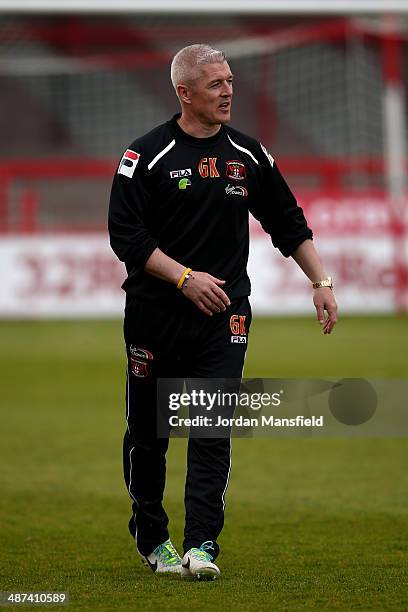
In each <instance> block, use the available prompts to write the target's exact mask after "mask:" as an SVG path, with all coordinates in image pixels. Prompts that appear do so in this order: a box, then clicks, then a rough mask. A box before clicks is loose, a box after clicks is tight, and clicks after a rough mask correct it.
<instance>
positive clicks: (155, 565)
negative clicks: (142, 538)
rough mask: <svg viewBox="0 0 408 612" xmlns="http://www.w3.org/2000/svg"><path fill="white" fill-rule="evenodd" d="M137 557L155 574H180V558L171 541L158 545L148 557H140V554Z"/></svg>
mask: <svg viewBox="0 0 408 612" xmlns="http://www.w3.org/2000/svg"><path fill="white" fill-rule="evenodd" d="M138 552H139V551H138ZM139 555H140V556H141V559H142V563H143V564H144V565H147V566H149V567H150V569H151V570H153V572H155V573H156V574H170V573H173V574H180V573H181V557H180V555H179V554H178V552H177V550H176V549H175V548H174V546H173V544H172V543H171V540H166V541H165V542H163V544H159V546H158V547H157V548H155V549H154V551H153V552H152V553H150V555H142V554H141V553H140V552H139Z"/></svg>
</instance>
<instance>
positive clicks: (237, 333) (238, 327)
mask: <svg viewBox="0 0 408 612" xmlns="http://www.w3.org/2000/svg"><path fill="white" fill-rule="evenodd" d="M245 319H246V315H237V314H235V315H232V316H231V317H230V330H231V333H232V334H233V335H232V336H231V342H232V343H233V344H246V341H247V339H246V335H247V332H246V328H245Z"/></svg>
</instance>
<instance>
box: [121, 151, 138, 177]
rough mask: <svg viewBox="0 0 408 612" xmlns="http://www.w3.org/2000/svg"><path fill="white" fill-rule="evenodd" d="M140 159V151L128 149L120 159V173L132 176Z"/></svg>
mask: <svg viewBox="0 0 408 612" xmlns="http://www.w3.org/2000/svg"><path fill="white" fill-rule="evenodd" d="M139 159H140V153H136V151H132V150H131V149H126V151H125V152H124V154H123V157H122V159H121V160H120V164H119V168H118V174H124V175H125V176H128V177H129V178H132V176H133V173H134V171H135V168H136V166H137V164H138V163H139Z"/></svg>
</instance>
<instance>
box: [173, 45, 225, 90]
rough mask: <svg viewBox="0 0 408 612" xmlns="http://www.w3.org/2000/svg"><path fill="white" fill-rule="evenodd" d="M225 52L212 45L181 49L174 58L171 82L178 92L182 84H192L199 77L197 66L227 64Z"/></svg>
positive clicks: (191, 46)
mask: <svg viewBox="0 0 408 612" xmlns="http://www.w3.org/2000/svg"><path fill="white" fill-rule="evenodd" d="M226 61H227V58H226V57H225V54H224V53H223V51H219V50H218V49H213V48H212V47H210V45H205V44H197V45H189V46H188V47H184V48H183V49H180V51H178V53H176V55H175V56H174V58H173V61H172V62H171V68H170V76H171V82H172V83H173V87H174V89H175V90H176V92H177V85H179V84H180V83H191V81H193V80H194V79H195V78H197V76H198V74H197V73H198V71H197V66H199V65H200V64H216V63H221V64H222V63H223V62H226Z"/></svg>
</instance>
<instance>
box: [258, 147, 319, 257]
mask: <svg viewBox="0 0 408 612" xmlns="http://www.w3.org/2000/svg"><path fill="white" fill-rule="evenodd" d="M259 151H260V152H259V156H260V157H259V159H260V164H259V165H260V168H259V196H258V197H257V199H256V201H255V202H254V203H253V205H252V206H251V207H250V211H251V213H252V214H253V216H254V217H255V218H256V219H258V221H260V223H261V225H262V227H263V229H264V230H265V232H266V233H268V234H269V235H270V236H271V238H272V243H273V245H274V246H275V247H276V248H278V249H279V250H280V251H281V253H282V255H284V256H285V257H289V256H290V255H291V254H292V253H293V251H294V250H295V249H296V248H297V247H298V246H299V245H300V244H301V243H302V242H303V241H304V240H306V239H308V238H312V236H313V233H312V231H311V229H310V228H309V227H308V226H307V222H306V219H305V216H304V214H303V210H302V208H301V207H300V206H298V204H297V201H296V198H295V197H294V195H293V193H292V192H291V190H290V189H289V187H288V185H287V183H286V181H285V179H284V178H283V176H282V175H281V173H280V171H279V169H278V167H277V165H276V163H275V161H274V159H273V158H272V156H271V155H270V154H269V153H268V152H267V151H266V149H265V148H264V147H262V145H261V147H260V150H259Z"/></svg>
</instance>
